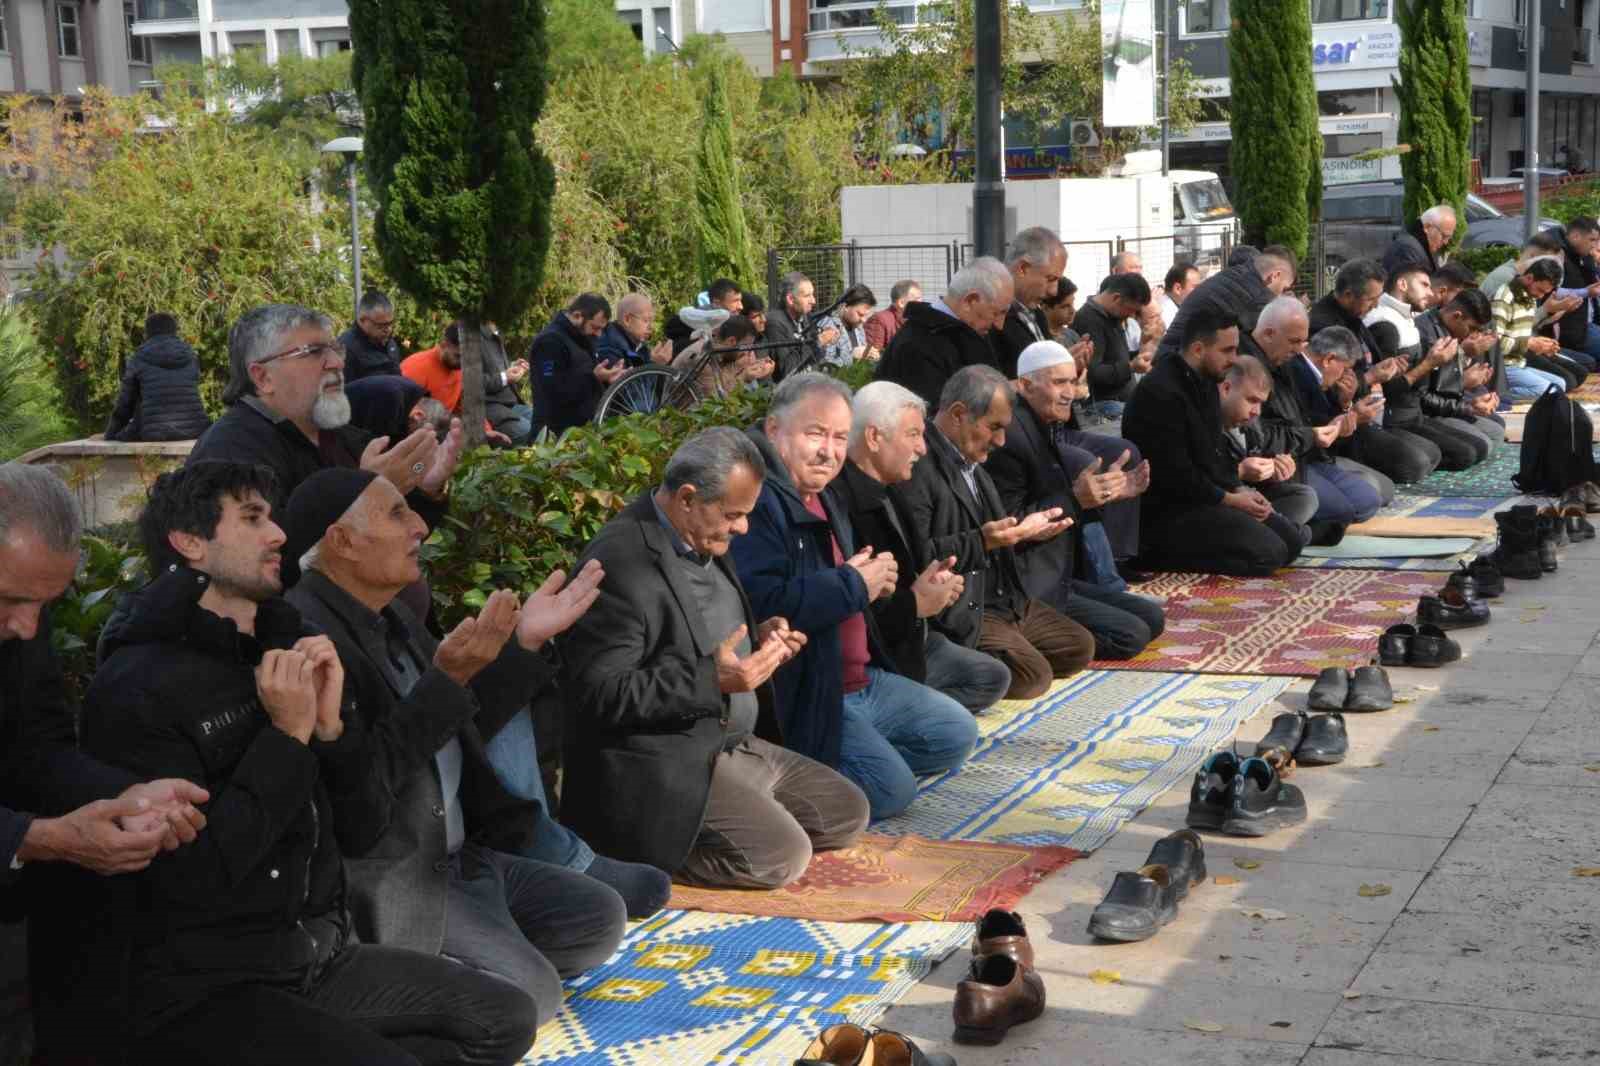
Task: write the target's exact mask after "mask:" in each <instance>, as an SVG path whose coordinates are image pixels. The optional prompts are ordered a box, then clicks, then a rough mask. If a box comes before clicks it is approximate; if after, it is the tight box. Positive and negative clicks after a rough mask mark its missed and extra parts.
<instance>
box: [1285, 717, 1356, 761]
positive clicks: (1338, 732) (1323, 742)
mask: <svg viewBox="0 0 1600 1066" xmlns="http://www.w3.org/2000/svg"><path fill="white" fill-rule="evenodd" d="M1349 750H1350V737H1349V735H1348V734H1347V733H1346V732H1345V729H1344V715H1342V714H1339V713H1338V712H1336V711H1335V712H1332V713H1330V714H1316V715H1312V716H1311V719H1310V720H1309V721H1307V722H1306V735H1305V737H1304V738H1303V739H1302V740H1301V741H1300V746H1299V747H1298V748H1296V749H1295V750H1294V761H1295V762H1297V763H1299V764H1300V765H1302V766H1332V765H1333V764H1334V763H1340V762H1344V757H1345V753H1346V752H1348V751H1349Z"/></svg>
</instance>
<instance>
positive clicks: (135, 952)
mask: <svg viewBox="0 0 1600 1066" xmlns="http://www.w3.org/2000/svg"><path fill="white" fill-rule="evenodd" d="M206 580H207V579H206V577H205V576H204V575H203V574H200V573H197V572H196V571H193V570H189V569H187V568H181V567H174V568H173V569H171V570H169V571H167V572H166V573H163V574H162V575H161V576H159V577H158V578H156V580H155V581H153V582H151V583H150V584H149V585H147V586H145V588H144V589H142V590H140V591H139V592H138V593H136V594H135V595H134V597H133V603H132V605H131V609H130V610H129V611H128V612H127V613H126V614H124V615H122V616H120V618H119V619H117V620H114V621H113V622H112V623H111V625H110V626H108V629H109V630H110V631H109V632H108V633H107V634H106V636H105V638H104V639H103V641H102V644H101V649H102V652H103V655H104V658H103V661H102V663H101V666H100V670H99V672H98V673H97V674H96V675H95V679H94V682H93V684H91V685H90V688H89V692H88V695H87V697H86V698H85V701H84V713H83V744H84V748H85V749H86V750H87V751H89V752H90V753H91V754H93V755H96V756H98V757H100V758H103V759H105V760H106V761H108V762H110V763H112V764H114V765H116V766H120V767H122V768H123V769H126V770H128V771H130V772H132V773H134V774H137V775H139V776H140V777H145V778H164V777H181V778H184V779H185V780H189V781H193V782H195V783H197V784H199V785H201V786H202V787H203V788H206V789H207V790H209V791H210V793H211V801H210V802H209V803H208V804H207V805H206V818H207V824H206V828H205V831H204V832H202V833H201V834H200V836H199V837H198V838H197V839H196V840H195V842H194V843H193V844H190V845H188V846H186V847H182V848H179V849H178V850H177V851H174V852H172V853H171V854H168V855H163V856H161V857H159V858H158V859H157V860H156V861H155V862H154V863H153V864H152V865H151V866H150V868H149V869H148V870H147V871H145V872H144V873H142V874H140V875H138V876H137V878H136V880H135V883H136V884H137V889H138V894H139V902H138V907H139V919H138V921H137V922H135V923H133V924H132V925H131V926H130V927H129V930H128V931H129V934H130V936H131V943H130V944H129V956H128V957H129V965H130V972H129V987H130V989H131V996H130V1000H129V1008H130V1011H131V1019H132V1024H133V1027H134V1029H135V1030H136V1031H143V1032H148V1031H150V1030H152V1029H154V1028H157V1027H159V1026H160V1025H161V1024H162V1023H163V1022H165V1021H167V1020H169V1019H171V1018H172V1017H173V1016H174V1015H175V1014H176V1013H178V1012H180V1011H182V1010H184V1009H186V1008H189V1007H193V1006H195V1005H197V1004H200V1003H202V1002H204V1001H205V999H206V998H207V997H208V996H210V995H211V994H212V993H214V992H216V991H217V990H219V989H221V988H225V987H228V986H232V985H237V984H246V983H271V984H277V985H280V986H287V987H298V986H301V985H303V984H304V983H305V982H307V981H309V980H311V978H312V976H313V975H314V974H315V973H316V972H318V971H319V970H320V969H321V968H322V967H325V966H326V965H328V963H329V962H330V961H331V960H332V959H333V958H334V957H335V956H336V955H337V954H338V953H339V952H340V950H342V948H343V947H344V946H345V945H346V944H347V943H349V942H350V932H351V930H350V920H349V915H348V914H347V913H346V911H345V882H344V869H343V865H342V863H341V857H340V856H341V851H342V850H349V851H352V852H361V851H365V850H367V849H369V848H370V847H372V845H373V843H374V841H375V840H376V839H377V837H378V835H379V833H380V832H381V831H382V823H381V821H380V820H379V819H378V817H377V812H376V811H369V812H367V813H366V814H365V815H362V814H360V813H359V812H358V805H357V804H355V803H352V802H348V801H345V800H343V799H341V800H339V801H336V800H335V799H334V797H335V796H341V797H343V796H349V795H357V794H360V793H361V792H362V791H363V788H364V785H365V781H366V778H367V776H368V775H367V773H366V769H367V768H366V766H365V761H364V759H363V757H362V746H363V741H362V736H361V732H362V731H361V729H360V723H359V722H358V721H357V720H356V716H355V708H354V707H352V706H351V703H350V700H349V693H348V691H347V693H346V700H345V706H344V710H343V712H342V714H343V717H344V720H345V723H346V724H345V731H344V735H343V736H341V737H340V739H339V740H338V741H337V742H334V743H331V744H323V743H321V742H318V741H316V740H313V741H312V742H311V743H310V744H302V743H300V742H299V741H297V740H295V739H294V738H293V737H290V736H289V735H288V734H286V733H283V732H281V731H280V730H278V729H277V728H276V727H275V726H273V725H272V723H271V721H270V720H269V719H268V717H267V713H266V711H265V709H263V707H262V705H261V700H260V698H259V696H258V695H257V693H256V681H255V674H254V668H255V666H256V665H257V663H259V662H260V659H261V656H262V654H263V652H264V651H266V650H268V649H271V648H286V647H289V646H291V645H292V644H293V643H294V642H295V641H296V640H298V639H299V638H300V637H301V636H304V635H305V634H306V633H307V632H308V630H307V628H306V627H305V626H304V624H303V623H302V622H301V620H300V614H299V612H298V611H296V610H295V609H294V608H293V607H292V606H290V605H289V604H288V603H287V602H286V601H284V600H280V599H274V600H267V601H265V602H264V603H262V604H261V605H260V607H259V609H258V612H257V615H256V626H255V628H256V633H255V635H254V636H249V635H246V634H243V633H240V632H239V631H238V629H237V628H235V626H234V624H233V622H232V621H231V620H229V619H225V618H223V617H221V616H220V615H216V614H212V613H211V612H210V611H208V610H206V609H205V608H203V607H201V606H200V602H199V601H200V596H201V594H202V592H204V590H205V587H206V585H205V583H206ZM335 809H338V810H339V811H340V815H339V817H338V818H335V816H334V811H335ZM113 880H118V881H120V880H121V879H120V878H119V879H113Z"/></svg>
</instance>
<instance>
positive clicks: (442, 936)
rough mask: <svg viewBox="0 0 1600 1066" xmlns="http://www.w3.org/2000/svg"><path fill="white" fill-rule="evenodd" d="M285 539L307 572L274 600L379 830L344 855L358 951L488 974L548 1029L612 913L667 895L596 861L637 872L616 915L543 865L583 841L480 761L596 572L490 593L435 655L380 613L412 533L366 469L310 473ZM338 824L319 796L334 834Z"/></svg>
mask: <svg viewBox="0 0 1600 1066" xmlns="http://www.w3.org/2000/svg"><path fill="white" fill-rule="evenodd" d="M287 525H288V532H289V541H288V544H287V545H286V550H287V551H288V552H290V553H291V554H294V553H301V554H305V553H310V556H311V557H312V558H313V559H314V562H313V563H312V564H311V568H310V569H308V570H307V571H306V573H305V574H304V575H303V576H302V577H301V579H300V582H299V584H297V585H296V586H295V587H294V590H293V591H292V592H291V593H290V594H289V597H288V599H289V602H290V603H292V604H293V605H294V606H296V607H297V608H299V609H300V611H301V615H302V617H303V618H305V619H306V621H308V622H310V623H311V624H313V625H315V626H317V627H318V628H320V629H321V630H322V631H323V632H325V633H327V634H328V636H329V637H331V638H332V640H333V643H334V647H335V649H336V650H337V651H338V653H339V661H340V662H341V663H342V664H343V665H344V668H345V675H346V687H347V689H348V690H349V691H350V693H351V695H353V696H354V697H355V701H356V705H357V707H358V713H359V714H360V715H361V716H362V729H363V732H364V733H365V734H366V736H367V738H368V740H367V752H366V756H367V765H368V766H369V767H370V770H369V772H370V773H371V775H372V776H373V778H374V779H375V780H376V791H377V795H378V799H379V808H380V810H381V812H382V823H383V825H384V827H385V828H384V831H383V835H382V836H381V837H380V838H379V840H378V841H377V843H376V844H375V845H373V847H372V848H370V849H369V850H366V851H356V850H354V849H347V850H346V851H345V862H346V869H347V870H348V872H349V877H350V898H351V910H352V911H353V912H354V917H355V924H356V930H357V932H358V933H359V934H360V936H361V940H362V942H363V943H367V944H381V945H384V946H387V947H398V948H408V949H410V950H412V951H421V952H424V953H427V954H434V955H442V956H443V957H445V958H448V959H454V960H456V961H459V962H463V963H465V964H466V965H468V966H470V967H471V968H472V969H474V970H481V971H483V972H486V973H492V974H495V975H497V976H499V977H502V978H504V979H505V980H507V981H510V982H511V983H512V984H514V985H516V986H517V987H518V988H520V989H522V990H523V991H524V992H526V993H527V994H528V995H529V996H530V997H531V998H532V999H533V1003H534V1007H535V1008H536V1009H537V1010H538V1014H539V1021H540V1022H541V1023H542V1022H545V1021H548V1020H549V1019H550V1018H551V1017H552V1016H553V1015H554V1014H555V1012H556V1010H557V1008H558V1007H559V1006H560V1003H561V982H562V980H563V979H567V978H572V977H576V976H577V975H578V974H580V973H583V972H584V971H586V970H588V969H591V968H592V967H594V966H597V965H599V964H600V963H601V962H604V961H605V960H606V959H607V958H608V957H610V955H611V952H612V951H613V950H615V949H616V946H617V944H618V943H619V942H620V941H621V939H622V933H623V927H624V922H625V920H626V918H627V917H628V911H629V909H634V910H635V913H634V915H633V916H634V917H636V918H645V917H648V916H649V915H650V914H651V913H653V912H654V911H655V910H657V909H659V908H660V906H661V905H662V904H663V903H665V902H666V898H667V895H668V892H669V889H670V885H669V883H668V881H667V877H666V875H665V874H663V873H661V872H660V871H659V870H656V869H655V868H654V867H649V866H640V867H635V868H634V869H633V870H631V871H629V870H626V869H625V867H624V864H620V863H619V864H611V863H609V862H606V861H604V860H602V869H601V870H600V871H597V872H599V873H603V872H606V870H607V868H609V867H612V866H615V867H617V868H618V870H619V872H625V873H627V874H628V875H629V876H627V877H626V878H624V883H623V886H622V887H627V883H628V882H631V881H633V880H644V879H643V878H636V877H634V876H633V875H634V874H648V881H649V882H650V889H651V891H650V893H649V896H648V898H644V897H640V898H636V899H635V900H633V901H632V908H630V906H629V905H627V903H626V901H624V899H623V898H622V897H621V896H620V894H619V892H618V891H617V890H616V889H614V888H613V887H612V886H611V885H610V884H608V883H606V881H604V880H601V879H600V878H599V877H597V876H594V875H592V874H589V873H585V872H583V871H584V869H588V868H592V865H593V860H594V854H593V852H589V853H588V857H587V860H586V861H585V862H584V863H583V866H582V867H580V868H568V867H567V866H566V865H563V864H561V863H558V862H555V861H549V862H547V861H542V860H541V859H540V858H539V854H541V853H548V852H554V851H556V850H558V849H559V850H560V851H561V852H562V853H563V854H567V853H570V852H571V851H572V850H573V847H572V845H574V844H577V845H578V846H579V847H582V843H581V841H575V840H573V834H572V833H571V831H570V830H567V829H564V828H562V827H561V826H560V825H558V824H557V823H556V822H555V821H554V820H553V819H552V818H551V817H550V815H549V813H548V811H547V810H546V808H545V804H544V802H543V796H542V794H541V795H540V796H539V797H538V799H537V800H534V799H526V798H523V797H520V796H517V795H514V794H513V793H512V792H511V791H510V790H509V789H507V788H506V787H505V785H504V784H502V782H501V779H500V778H499V777H498V776H497V774H496V772H495V767H494V766H493V765H492V763H491V761H490V757H489V753H488V751H487V747H486V745H487V742H488V741H490V740H492V739H494V738H495V736H496V734H498V733H499V732H500V731H501V729H503V728H504V726H505V725H506V723H507V722H509V721H510V720H511V718H513V717H514V716H516V715H517V714H518V713H520V712H521V711H522V710H523V709H524V708H525V707H526V706H527V705H528V701H529V700H530V699H531V698H532V697H533V695H534V693H535V692H537V691H538V690H539V689H541V688H543V687H544V686H545V685H546V684H547V683H548V682H549V680H550V677H551V672H552V671H551V668H550V667H549V666H548V665H547V664H546V662H545V661H544V660H543V658H542V657H541V656H540V655H539V654H538V652H539V648H540V647H542V646H543V644H544V643H545V642H546V641H547V640H549V639H550V638H551V637H553V636H554V635H555V634H556V633H557V632H558V631H561V630H564V629H565V628H566V627H567V626H568V625H570V624H571V623H572V622H573V621H574V620H576V618H577V617H578V616H579V615H581V614H582V612H583V611H584V610H586V609H587V608H588V606H589V604H590V603H591V602H593V600H594V596H595V593H596V590H597V587H598V584H599V580H600V577H601V571H600V568H599V566H598V565H597V564H591V566H590V567H589V568H588V570H587V571H586V572H585V573H583V574H581V575H579V576H578V577H577V578H576V579H575V580H574V581H573V582H572V584H571V586H569V587H568V588H567V589H566V590H564V591H560V592H558V591H557V590H558V589H559V587H560V586H561V584H562V583H563V582H564V581H565V577H566V575H564V574H562V573H561V572H559V571H557V572H556V573H555V574H553V575H551V578H550V580H548V581H547V582H546V583H545V585H544V587H543V588H542V589H541V590H540V592H539V593H538V594H537V595H535V596H533V597H531V598H530V599H529V600H528V602H527V603H526V604H524V605H522V606H521V607H520V608H519V607H518V606H517V604H516V596H515V595H514V594H512V593H510V592H496V593H495V594H494V595H492V596H491V597H490V599H489V602H488V604H487V605H486V606H485V607H484V609H483V611H482V612H481V613H480V614H479V615H478V616H477V618H476V619H473V620H471V621H470V623H469V622H463V623H462V625H461V626H459V627H457V629H456V630H455V631H454V632H452V633H451V634H450V635H449V636H447V637H446V638H445V639H444V641H443V642H439V641H436V640H435V639H434V638H433V637H432V635H430V634H429V633H428V632H427V630H425V629H424V628H423V627H422V624H421V623H420V622H419V621H418V620H417V619H416V617H415V616H414V615H412V614H411V613H410V612H409V611H408V610H406V608H405V605H404V604H400V603H396V602H395V600H394V596H395V595H396V594H397V593H398V592H399V591H400V590H401V589H403V588H405V587H406V586H407V585H409V584H411V582H412V581H414V580H416V577H417V571H418V563H417V560H416V551H417V549H418V547H420V546H421V544H422V540H423V538H424V537H425V536H426V535H427V527H426V526H424V525H423V523H422V520H421V519H420V518H418V517H417V516H416V514H415V513H414V512H413V511H412V510H411V509H410V508H409V507H407V506H406V502H405V498H404V497H402V496H401V495H400V493H399V492H398V491H397V490H396V489H395V487H394V486H393V485H390V484H389V483H388V482H386V481H384V480H383V479H381V478H378V477H376V476H375V475H373V474H369V473H367V472H365V471H359V470H324V471H320V472H319V473H317V474H314V475H312V477H311V478H310V479H308V480H307V481H306V483H305V484H304V485H301V486H300V488H299V489H298V490H296V492H295V494H294V496H293V497H291V498H290V501H289V510H288V519H287ZM508 638H509V639H508ZM441 737H442V738H445V739H444V740H443V742H442V743H441V742H440V738H441ZM524 755H525V757H529V758H534V757H535V754H534V752H533V751H532V750H531V749H530V750H528V751H527V752H525V753H524ZM356 813H357V815H359V814H360V811H359V810H358V811H357V812H356ZM343 815H344V812H343V808H342V804H341V798H340V797H339V796H338V795H335V797H334V818H335V820H336V821H337V820H340V819H342V818H343ZM553 838H559V839H553ZM583 850H585V851H587V848H583ZM552 857H554V856H552ZM441 867H442V869H441ZM447 916H448V917H447Z"/></svg>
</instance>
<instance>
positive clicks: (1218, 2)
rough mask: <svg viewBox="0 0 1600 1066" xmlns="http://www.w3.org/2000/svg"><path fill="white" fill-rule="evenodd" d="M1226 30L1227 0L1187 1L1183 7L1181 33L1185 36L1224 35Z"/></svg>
mask: <svg viewBox="0 0 1600 1066" xmlns="http://www.w3.org/2000/svg"><path fill="white" fill-rule="evenodd" d="M1227 30H1228V0H1189V2H1188V3H1187V4H1185V5H1183V32H1184V34H1185V35H1186V36H1190V37H1192V36H1194V35H1195V34H1197V33H1226V32H1227Z"/></svg>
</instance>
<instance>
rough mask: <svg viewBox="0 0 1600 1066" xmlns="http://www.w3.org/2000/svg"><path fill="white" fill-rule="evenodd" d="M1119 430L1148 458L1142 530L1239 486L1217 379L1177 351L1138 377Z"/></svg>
mask: <svg viewBox="0 0 1600 1066" xmlns="http://www.w3.org/2000/svg"><path fill="white" fill-rule="evenodd" d="M1192 299H1194V297H1193V296H1191V297H1189V299H1187V300H1184V302H1183V303H1184V306H1185V307H1187V306H1188V305H1189V300H1192ZM1122 435H1123V436H1124V437H1126V438H1128V439H1129V440H1131V441H1133V443H1135V444H1137V445H1138V446H1139V450H1140V451H1141V452H1143V453H1144V457H1145V458H1146V459H1148V460H1149V461H1150V488H1149V491H1147V492H1146V493H1145V494H1144V506H1143V507H1142V508H1140V511H1139V517H1140V524H1141V528H1142V529H1143V530H1145V531H1146V535H1148V534H1149V532H1150V531H1152V530H1155V529H1159V528H1161V527H1163V526H1166V525H1168V524H1170V523H1173V522H1176V521H1179V520H1180V519H1181V518H1182V516H1183V514H1184V513H1185V512H1187V511H1192V510H1194V509H1196V508H1199V507H1210V506H1213V505H1215V504H1219V503H1221V502H1222V497H1223V496H1224V495H1225V494H1227V493H1229V492H1232V491H1233V490H1234V489H1237V488H1238V487H1239V469H1238V464H1237V463H1235V462H1234V461H1233V458H1232V456H1230V455H1229V454H1228V449H1227V447H1226V445H1225V443H1224V441H1223V433H1222V401H1221V399H1220V397H1219V396H1218V394H1217V384H1216V382H1214V381H1208V380H1206V379H1204V378H1202V377H1201V376H1200V374H1199V372H1197V371H1196V370H1195V369H1194V368H1193V367H1191V366H1190V365H1189V364H1188V363H1186V362H1184V360H1183V358H1182V357H1181V356H1174V357H1172V358H1170V359H1162V360H1159V361H1158V362H1157V363H1156V365H1155V369H1153V370H1151V371H1150V373H1148V374H1146V375H1145V377H1144V380H1143V381H1141V382H1139V387H1138V389H1136V390H1135V391H1134V394H1133V399H1132V400H1131V401H1129V403H1128V407H1127V409H1126V410H1125V411H1123V413H1122Z"/></svg>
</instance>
